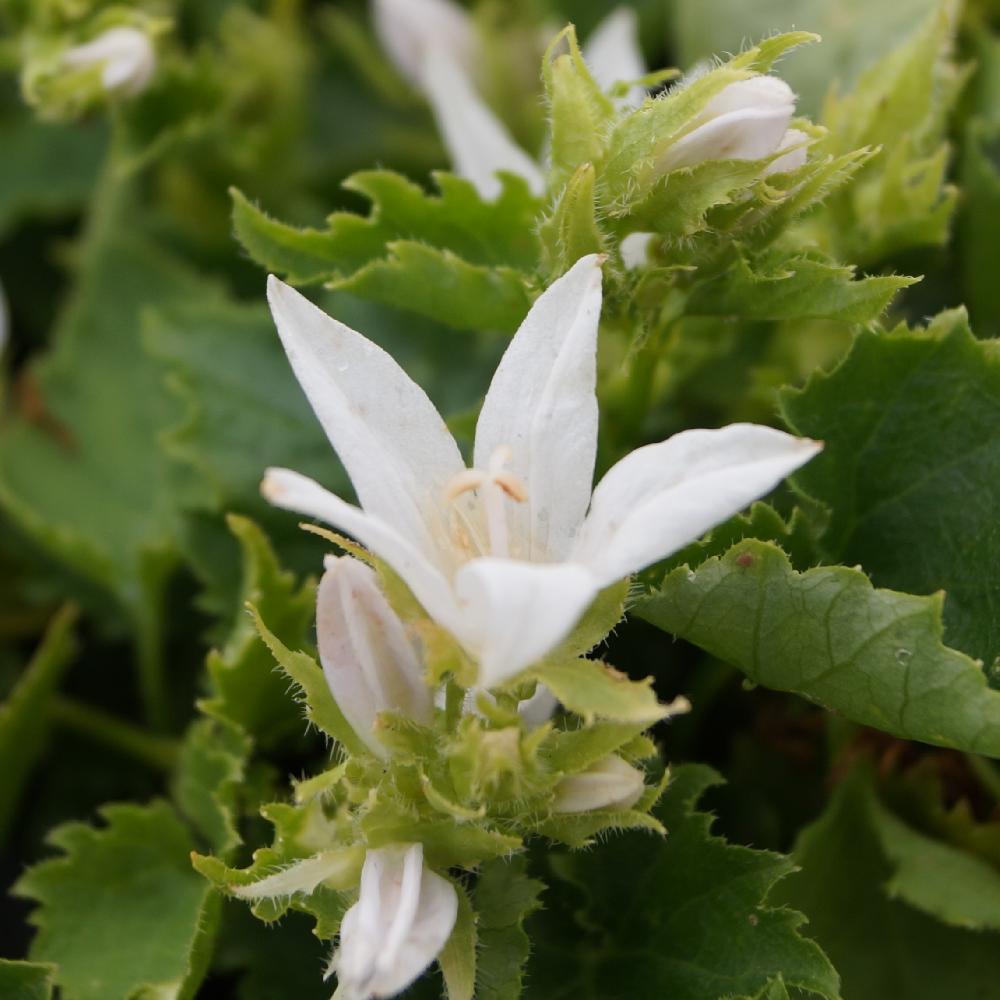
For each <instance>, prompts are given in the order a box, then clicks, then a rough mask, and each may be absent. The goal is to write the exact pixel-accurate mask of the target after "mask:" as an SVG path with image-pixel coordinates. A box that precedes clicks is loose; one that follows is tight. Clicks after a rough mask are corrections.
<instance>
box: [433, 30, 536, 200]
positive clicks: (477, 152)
mask: <svg viewBox="0 0 1000 1000" xmlns="http://www.w3.org/2000/svg"><path fill="white" fill-rule="evenodd" d="M421 79H422V81H423V89H424V92H425V93H426V94H427V98H428V100H429V101H430V103H431V108H432V109H433V111H434V117H435V119H437V124H438V128H439V129H440V131H441V137H442V139H443V140H444V144H445V147H446V148H447V150H448V155H449V156H450V157H451V162H452V166H453V167H454V170H455V173H457V174H458V175H459V176H461V177H465V178H466V179H467V180H470V181H471V182H472V183H473V184H474V185H475V186H476V190H477V191H478V192H479V194H480V195H481V196H482V197H483V198H484V199H486V200H487V201H492V200H493V199H495V198H497V197H498V196H499V195H500V192H501V190H502V186H501V183H500V178H499V177H497V171H498V170H505V171H507V172H508V173H512V174H517V175H518V176H519V177H523V178H524V179H525V180H526V181H527V182H528V186H529V187H530V188H531V190H532V191H533V192H534V193H535V194H536V195H542V194H544V193H545V175H544V174H543V173H542V170H541V168H540V167H539V166H538V164H537V163H536V162H535V161H534V160H533V159H532V158H531V156H529V155H528V154H527V153H526V152H525V151H524V150H523V149H521V147H520V146H518V144H517V143H516V142H515V141H514V140H513V139H512V138H511V136H510V133H509V132H508V131H507V129H506V127H505V126H504V125H503V123H502V122H501V121H500V120H499V119H498V118H497V117H496V115H494V114H493V112H492V111H491V110H490V108H489V107H488V106H487V104H486V102H485V101H483V99H482V98H481V97H480V96H479V94H478V93H477V92H476V89H475V87H474V86H473V83H472V80H471V79H470V77H469V75H468V74H467V73H466V72H465V71H464V70H463V69H462V68H461V67H460V66H459V64H458V63H456V62H455V60H454V59H452V58H451V57H450V56H449V55H448V53H447V52H444V51H442V50H440V49H432V50H430V51H429V52H428V53H427V58H426V60H425V62H424V67H423V72H422V76H421Z"/></svg>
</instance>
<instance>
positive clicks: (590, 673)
mask: <svg viewBox="0 0 1000 1000" xmlns="http://www.w3.org/2000/svg"><path fill="white" fill-rule="evenodd" d="M529 676H531V677H534V678H536V679H537V680H539V681H541V682H543V683H544V684H545V685H547V686H548V687H549V688H550V689H551V690H552V693H553V694H554V695H555V696H556V697H557V698H558V699H559V701H560V702H562V704H563V705H565V706H566V707H567V708H568V709H570V711H572V712H576V714H577V715H580V716H582V717H583V718H584V719H585V720H587V721H588V722H591V721H593V720H594V719H595V718H600V719H609V720H611V721H613V722H638V723H642V724H644V725H647V726H651V725H652V724H653V723H654V722H659V721H660V720H661V719H665V718H666V717H667V716H668V715H669V714H670V709H669V708H668V707H667V706H666V705H661V704H660V702H659V701H658V700H657V697H656V692H655V691H654V690H653V686H652V685H653V678H652V677H647V678H646V679H645V680H644V681H633V680H630V679H629V677H628V675H627V674H623V673H621V672H619V671H617V670H615V669H614V668H613V667H609V666H608V665H607V664H605V663H601V662H600V661H598V660H585V659H577V660H553V661H551V662H545V663H543V664H542V665H541V666H539V667H535V668H534V669H533V670H531V671H530V674H529Z"/></svg>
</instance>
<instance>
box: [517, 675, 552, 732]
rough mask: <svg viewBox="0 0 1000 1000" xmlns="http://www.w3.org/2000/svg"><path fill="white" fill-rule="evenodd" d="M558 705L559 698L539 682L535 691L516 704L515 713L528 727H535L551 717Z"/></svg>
mask: <svg viewBox="0 0 1000 1000" xmlns="http://www.w3.org/2000/svg"><path fill="white" fill-rule="evenodd" d="M558 707H559V699H558V698H557V697H556V696H555V695H554V694H553V693H552V691H551V690H550V689H549V688H548V687H546V686H545V685H544V684H542V683H539V684H538V686H537V687H536V688H535V693H534V694H533V695H532V696H531V697H530V698H526V699H525V700H524V701H522V702H520V704H518V706H517V714H518V715H519V716H521V721H522V722H523V723H524V724H525V726H527V727H528V729H537V728H538V727H539V726H541V725H542V724H543V723H546V722H548V721H549V719H551V718H552V716H553V714H554V713H555V710H556V709H557V708H558Z"/></svg>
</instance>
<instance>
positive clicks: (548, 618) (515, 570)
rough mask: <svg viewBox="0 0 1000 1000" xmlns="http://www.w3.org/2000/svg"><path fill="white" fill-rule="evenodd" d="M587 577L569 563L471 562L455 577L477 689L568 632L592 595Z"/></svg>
mask: <svg viewBox="0 0 1000 1000" xmlns="http://www.w3.org/2000/svg"><path fill="white" fill-rule="evenodd" d="M599 589H600V588H599V587H598V585H597V581H596V580H595V579H594V577H593V575H592V574H591V573H589V572H588V571H587V570H586V569H584V568H583V567H582V566H576V565H573V564H572V563H550V564H542V563H526V562H519V561H516V560H514V559H494V558H492V557H490V558H484V559H473V560H472V561H471V562H468V563H466V564H465V565H464V566H463V567H462V568H461V569H460V570H459V571H458V573H457V575H456V577H455V590H456V593H457V594H458V599H459V601H460V602H461V603H462V612H463V615H464V618H465V622H464V628H465V630H466V635H465V637H464V638H463V639H462V641H463V643H464V644H465V645H466V647H467V648H468V649H469V652H471V653H472V654H473V655H474V656H476V657H477V658H478V660H479V685H480V686H481V687H484V688H489V687H494V686H496V685H498V684H502V683H503V682H504V681H507V680H510V678H511V677H513V676H514V675H515V674H518V673H520V671H522V670H524V669H525V668H526V667H528V666H530V665H531V664H532V663H535V662H537V661H538V660H540V659H541V658H542V657H543V656H545V655H546V654H547V653H549V652H551V651H552V649H553V648H554V647H555V646H556V645H558V643H560V642H561V641H562V640H563V639H565V638H566V636H567V635H568V634H569V633H570V631H571V630H572V628H573V626H574V625H575V624H576V623H577V621H579V619H580V616H581V615H582V614H583V612H584V611H586V610H587V608H588V607H589V605H590V604H591V602H592V601H593V600H594V598H595V597H596V596H597V594H598V591H599Z"/></svg>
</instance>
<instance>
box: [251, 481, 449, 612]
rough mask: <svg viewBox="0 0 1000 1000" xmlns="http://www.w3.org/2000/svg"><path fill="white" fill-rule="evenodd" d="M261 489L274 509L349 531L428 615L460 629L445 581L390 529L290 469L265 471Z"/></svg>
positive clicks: (377, 519) (405, 540)
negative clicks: (399, 580) (394, 574)
mask: <svg viewBox="0 0 1000 1000" xmlns="http://www.w3.org/2000/svg"><path fill="white" fill-rule="evenodd" d="M261 492H262V493H263V494H264V497H265V499H266V500H268V501H269V502H270V503H272V504H274V506H275V507H281V508H283V509H284V510H292V511H295V512H296V513H297V514H303V515H305V516H306V517H315V518H317V519H318V520H320V521H326V523H327V524H329V525H332V526H333V527H335V528H337V529H339V530H340V531H343V532H345V533H346V534H348V535H352V536H353V537H354V538H356V539H357V540H358V541H359V542H360V543H361V544H362V545H364V546H366V547H367V548H369V549H371V551H372V552H374V553H375V554H376V555H377V556H379V557H380V558H382V559H384V560H385V561H386V562H387V563H388V564H389V565H390V566H391V567H392V568H393V569H394V570H395V571H396V572H397V573H398V574H399V575H400V577H401V578H402V579H403V581H404V582H405V583H406V585H407V586H408V587H409V588H410V590H412V591H413V596H414V597H416V599H417V600H418V601H419V602H420V603H421V604H422V605H423V607H424V609H425V610H426V611H427V613H428V614H429V615H430V616H431V617H432V618H434V619H435V620H436V621H437V622H439V623H440V624H441V625H443V626H444V627H445V628H446V629H449V630H450V631H453V632H456V631H457V630H458V629H460V628H461V625H462V619H461V615H460V614H459V611H458V607H457V605H456V604H455V598H454V596H453V594H452V591H451V588H450V587H449V585H448V581H447V579H446V578H445V577H444V576H443V575H442V573H441V572H440V571H439V570H438V569H437V567H435V566H434V565H433V564H432V563H430V562H429V561H428V560H427V558H426V557H425V555H424V554H423V553H422V552H421V551H420V550H419V549H418V548H417V547H416V546H415V545H413V544H412V543H411V542H410V541H409V540H408V539H407V538H405V537H404V536H403V535H402V534H400V533H399V532H398V531H396V530H395V528H392V527H390V526H389V525H388V524H386V523H385V522H384V521H382V520H381V519H380V518H378V517H375V516H374V515H372V514H369V513H367V512H366V511H363V510H360V509H359V508H357V507H355V506H354V505H353V504H349V503H346V502H345V501H343V500H341V499H340V497H338V496H335V495H334V494H333V493H331V492H330V491H329V490H326V489H324V488H323V487H322V486H320V485H319V483H317V482H315V481H313V480H312V479H309V478H308V477H307V476H303V475H301V474H300V473H298V472H292V471H291V470H290V469H268V470H267V475H266V476H265V477H264V482H263V483H262V484H261Z"/></svg>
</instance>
